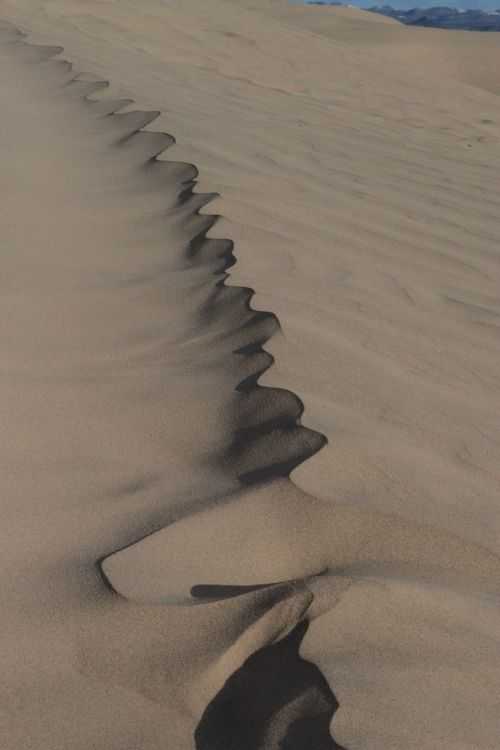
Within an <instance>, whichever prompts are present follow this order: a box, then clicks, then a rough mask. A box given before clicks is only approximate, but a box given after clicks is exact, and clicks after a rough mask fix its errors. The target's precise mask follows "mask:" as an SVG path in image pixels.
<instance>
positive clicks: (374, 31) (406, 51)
mask: <svg viewBox="0 0 500 750" xmlns="http://www.w3.org/2000/svg"><path fill="white" fill-rule="evenodd" d="M231 2H233V3H235V4H237V5H239V6H242V7H244V8H248V9H250V10H253V11H257V12H259V13H261V14H263V15H264V16H266V17H268V18H272V19H275V20H276V21H280V22H282V23H286V24H289V25H291V26H295V27H297V28H299V29H306V30H307V31H311V32H313V33H314V34H321V35H322V36H326V37H328V38H329V39H333V40H335V41H337V42H341V43H344V44H348V45H349V46H352V47H354V48H355V49H357V50H359V51H360V52H364V53H366V52H368V53H369V54H374V55H377V56H381V57H383V58H385V59H388V60H393V61H394V62H397V63H401V64H403V65H409V66H411V67H414V68H417V69H419V70H424V71H425V72H427V73H430V74H432V75H433V76H436V75H438V76H443V77H447V78H451V79H453V80H456V81H460V83H466V84H469V85H471V86H477V87H479V88H482V89H486V91H491V93H493V94H500V77H499V75H498V68H499V67H500V35H499V34H490V33H484V32H481V31H460V30H456V29H453V30H447V29H431V28H423V27H421V26H405V25H404V24H402V23H400V22H399V21H397V20H396V19H394V18H389V17H388V16H383V15H379V14H377V13H370V12H369V11H365V10H361V9H360V8H354V7H350V8H348V7H341V6H337V7H335V6H330V7H325V6H320V5H306V4H302V3H295V2H282V1H281V0H231ZM389 4H390V3H389Z"/></svg>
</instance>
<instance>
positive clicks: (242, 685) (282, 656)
mask: <svg viewBox="0 0 500 750" xmlns="http://www.w3.org/2000/svg"><path fill="white" fill-rule="evenodd" d="M308 625H309V623H308V621H307V620H303V621H302V622H300V623H299V624H298V625H297V626H296V627H295V628H294V629H293V630H292V631H291V633H289V634H288V635H287V636H286V637H285V638H283V639H282V640H281V641H278V643H274V644H272V645H270V646H265V647H264V648H262V649H260V650H259V651H256V652H255V653H254V654H252V656H250V657H249V658H248V659H247V660H246V661H245V663H244V664H243V666H242V667H240V669H238V670H237V671H236V672H235V673H234V674H233V675H231V677H230V678H229V679H228V680H227V682H226V683H225V685H224V687H223V688H222V690H221V691H220V692H219V693H218V694H217V695H216V696H215V698H214V699H213V700H212V701H211V703H210V704H209V705H208V706H207V708H206V709H205V712H204V714H203V716H202V718H201V721H200V723H199V724H198V726H197V728H196V731H195V743H196V750H344V748H342V747H341V746H340V745H338V744H337V743H336V742H335V740H334V739H333V738H332V736H331V734H330V724H331V721H332V718H333V715H334V713H335V711H336V710H337V708H338V702H337V700H336V698H335V696H334V694H333V693H332V691H331V689H330V686H329V685H328V682H327V681H326V679H325V678H324V676H323V675H322V673H321V672H320V670H319V669H318V668H317V667H316V666H315V665H314V664H312V663H311V662H309V661H306V660H305V659H303V658H302V657H301V656H300V654H299V648H300V644H301V642H302V639H303V638H304V635H305V633H306V631H307V628H308Z"/></svg>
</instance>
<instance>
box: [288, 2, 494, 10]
mask: <svg viewBox="0 0 500 750" xmlns="http://www.w3.org/2000/svg"><path fill="white" fill-rule="evenodd" d="M306 1H307V0H289V2H306ZM342 2H343V3H345V4H346V5H355V6H357V7H358V8H371V7H373V6H374V5H390V6H392V7H393V8H396V9H397V10H408V9H410V8H431V7H435V6H437V5H440V6H443V5H448V6H449V7H450V8H460V9H461V10H498V9H500V0H342Z"/></svg>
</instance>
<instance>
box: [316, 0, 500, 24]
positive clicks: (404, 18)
mask: <svg viewBox="0 0 500 750" xmlns="http://www.w3.org/2000/svg"><path fill="white" fill-rule="evenodd" d="M308 4H309V5H344V6H345V5H347V3H342V2H337V1H336V0H333V1H332V2H326V1H323V0H309V3H308ZM359 4H360V3H358V5H359ZM365 10H369V11H371V12H372V13H379V14H380V15H383V16H389V17H390V18H395V19H397V20H398V21H401V23H404V24H406V25H407V26H427V27H433V28H437V29H462V30H466V31H500V9H498V10H458V9H457V8H450V7H449V6H438V7H435V8H433V7H430V8H412V9H411V10H399V9H396V8H393V7H392V6H390V5H374V6H372V7H368V8H367V7H365Z"/></svg>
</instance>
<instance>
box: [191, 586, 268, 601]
mask: <svg viewBox="0 0 500 750" xmlns="http://www.w3.org/2000/svg"><path fill="white" fill-rule="evenodd" d="M276 585H278V584H276V583H258V584H254V585H253V586H223V585H218V584H213V583H206V584H199V585H198V586H193V587H192V589H191V596H192V597H194V598H195V599H200V600H206V601H214V600H219V599H233V598H234V597H235V596H244V595H245V594H251V593H252V592H253V591H259V590H260V589H267V588H269V587H270V586H276Z"/></svg>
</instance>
